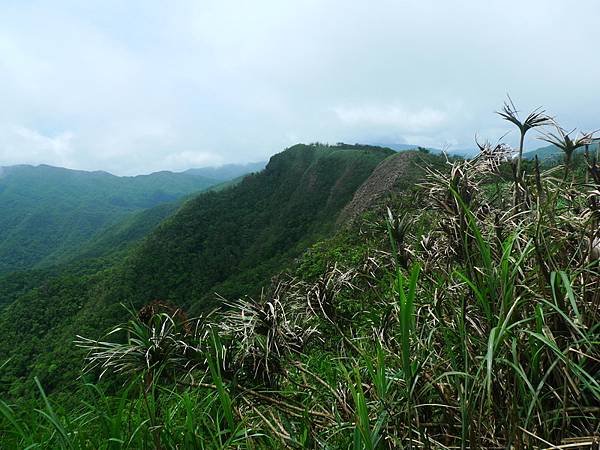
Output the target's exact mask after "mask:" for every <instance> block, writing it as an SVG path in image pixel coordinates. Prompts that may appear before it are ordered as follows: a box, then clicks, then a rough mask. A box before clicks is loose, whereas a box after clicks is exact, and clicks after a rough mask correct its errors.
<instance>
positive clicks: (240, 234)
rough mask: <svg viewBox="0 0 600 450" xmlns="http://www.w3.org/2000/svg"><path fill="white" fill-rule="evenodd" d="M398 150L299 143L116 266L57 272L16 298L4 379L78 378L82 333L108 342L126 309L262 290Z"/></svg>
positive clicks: (5, 320) (193, 304)
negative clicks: (109, 330) (105, 336)
mask: <svg viewBox="0 0 600 450" xmlns="http://www.w3.org/2000/svg"><path fill="white" fill-rule="evenodd" d="M392 154H394V152H393V151H392V150H389V149H382V148H377V147H363V146H336V147H326V146H320V145H297V146H294V147H292V148H290V149H288V150H286V151H284V152H282V153H280V154H278V155H275V156H273V157H272V158H271V160H270V162H269V164H268V166H267V167H266V169H265V170H264V171H263V172H261V173H258V174H253V175H249V176H247V177H246V178H244V179H243V180H242V181H241V182H240V183H239V184H237V185H235V186H233V187H231V188H227V189H224V190H222V191H219V192H208V193H205V194H201V195H199V196H197V197H195V198H193V199H192V200H189V201H188V202H186V203H185V204H184V205H183V206H182V207H181V209H179V210H178V211H177V213H176V214H175V215H173V216H171V217H169V218H168V219H166V220H165V221H164V222H163V223H162V224H161V225H160V226H158V227H157V228H156V230H154V231H153V232H152V233H150V235H149V236H148V237H147V238H145V239H144V240H143V241H142V242H141V243H140V244H139V245H137V246H134V247H133V248H132V249H130V250H129V251H128V253H127V254H126V256H125V257H123V259H122V260H120V261H119V262H117V263H115V264H114V265H112V266H109V267H105V268H103V269H101V270H99V271H97V272H94V271H93V270H83V271H80V272H77V271H75V272H74V271H72V270H71V271H69V272H68V273H66V274H60V273H59V274H55V275H53V276H52V277H49V278H48V279H43V281H42V282H41V283H38V284H37V287H35V288H33V289H30V290H26V289H25V291H26V292H24V293H23V294H21V295H20V296H17V298H16V300H15V299H14V298H13V297H15V296H14V295H13V296H12V297H11V298H12V299H13V300H14V301H12V303H11V304H10V305H9V306H6V307H5V308H4V310H3V311H2V312H1V313H0V327H2V328H3V329H4V333H3V336H2V337H1V338H0V352H2V353H3V354H5V355H9V356H12V357H13V359H12V360H11V361H12V363H11V364H10V366H8V367H6V368H5V370H4V371H3V372H2V375H0V377H1V378H0V381H1V382H2V383H3V386H4V388H5V389H13V392H15V393H17V392H19V393H23V392H25V391H27V390H28V389H31V384H29V383H28V382H27V380H31V379H32V377H33V376H38V377H40V379H41V380H42V382H43V383H44V386H45V387H46V388H47V389H49V390H52V389H54V388H56V387H59V386H62V387H64V386H65V384H66V383H68V382H70V381H72V380H75V379H77V374H78V372H79V369H80V361H81V353H80V352H79V353H78V352H77V350H76V349H75V347H74V345H73V339H74V337H75V335H76V334H86V335H97V336H98V335H100V333H101V332H102V331H104V330H105V329H106V328H107V327H109V326H110V325H112V324H114V323H116V322H118V321H120V320H122V319H123V317H124V316H125V314H126V312H125V310H124V309H123V307H122V305H121V303H123V304H126V305H132V306H133V307H134V308H139V307H140V306H142V305H144V304H146V303H148V302H150V301H152V300H154V299H163V300H168V301H170V302H172V303H174V304H176V305H181V306H184V307H186V308H187V309H188V310H190V311H191V312H192V313H196V312H200V311H205V310H207V309H209V308H213V307H215V306H217V305H218V304H219V300H218V299H217V297H216V296H215V292H218V293H219V294H221V295H223V296H225V297H226V298H237V297H239V296H244V295H257V294H259V292H260V289H261V287H263V286H265V285H267V284H268V282H269V279H270V278H271V277H272V276H274V275H276V274H277V273H278V272H279V271H281V270H282V269H284V268H285V267H286V266H287V265H289V263H290V262H292V261H293V259H294V258H295V257H297V256H298V255H300V254H301V253H302V252H303V251H304V250H305V249H306V248H307V247H308V246H309V245H311V244H312V243H314V242H315V241H317V240H318V239H320V238H322V237H324V236H327V235H329V234H331V233H332V231H333V230H334V227H335V222H336V219H337V216H338V214H339V212H340V211H341V209H342V208H343V207H344V206H345V205H346V204H347V203H348V202H349V201H350V200H351V199H352V197H353V195H354V193H355V191H356V190H357V189H358V187H359V186H360V185H361V184H362V183H363V182H364V181H365V180H366V179H367V178H368V177H369V175H370V174H371V173H372V171H373V169H374V168H375V167H376V166H377V165H378V164H379V163H380V162H381V161H382V160H383V159H385V158H387V157H388V156H390V155H392ZM107 242H108V243H110V240H109V241H107ZM117 244H118V243H117ZM17 285H18V283H17ZM20 286H21V289H22V290H23V287H22V285H20ZM6 295H9V294H6Z"/></svg>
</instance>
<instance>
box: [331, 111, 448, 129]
mask: <svg viewBox="0 0 600 450" xmlns="http://www.w3.org/2000/svg"><path fill="white" fill-rule="evenodd" d="M333 110H334V111H335V113H336V115H337V116H338V118H339V119H340V120H341V121H342V122H344V123H346V124H349V125H362V126H376V127H382V126H383V127H394V128H396V129H398V130H400V131H402V132H409V133H419V132H423V131H426V130H432V129H437V128H439V127H441V126H443V125H444V124H446V123H447V122H448V115H447V114H446V113H445V112H444V111H440V110H437V109H433V108H423V109H419V110H416V111H409V110H407V109H406V108H404V107H402V106H396V105H388V106H358V107H357V106H353V107H336V108H333Z"/></svg>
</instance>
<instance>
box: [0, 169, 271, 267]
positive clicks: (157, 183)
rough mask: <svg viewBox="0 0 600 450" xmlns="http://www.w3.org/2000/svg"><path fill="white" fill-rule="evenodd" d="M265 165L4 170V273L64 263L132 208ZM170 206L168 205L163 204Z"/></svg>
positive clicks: (0, 241)
mask: <svg viewBox="0 0 600 450" xmlns="http://www.w3.org/2000/svg"><path fill="white" fill-rule="evenodd" d="M263 166H264V164H262V163H258V164H253V165H247V166H246V165H229V166H224V167H219V168H204V169H194V170H189V171H186V172H184V173H173V172H167V171H163V172H156V173H153V174H150V175H139V176H135V177H117V176H114V175H111V174H109V173H107V172H102V171H96V172H86V171H78V170H70V169H64V168H59V167H52V166H47V165H39V166H29V165H20V166H9V167H4V168H2V172H1V174H0V211H2V214H0V273H1V272H6V271H10V270H18V269H27V268H33V267H43V266H48V265H51V264H57V263H60V262H64V261H65V260H66V259H68V257H69V255H72V254H74V253H77V252H78V250H79V248H80V247H81V246H83V245H84V244H85V243H86V242H88V241H90V240H91V239H93V238H94V237H95V236H96V235H97V234H98V233H99V232H100V231H101V230H103V229H105V228H107V227H112V226H115V225H116V224H117V223H119V222H120V221H122V220H124V219H125V218H126V217H128V216H129V215H131V214H132V213H136V212H139V211H142V210H145V209H148V208H152V207H154V206H157V205H160V204H163V203H169V202H175V201H177V200H178V199H180V198H182V197H184V196H187V195H189V194H192V193H195V192H200V191H203V190H206V189H207V188H209V187H217V185H219V184H222V183H224V182H226V181H229V180H232V179H234V178H236V177H239V176H240V175H242V174H244V173H249V172H252V171H254V170H258V169H260V168H262V167H263ZM163 209H164V208H163Z"/></svg>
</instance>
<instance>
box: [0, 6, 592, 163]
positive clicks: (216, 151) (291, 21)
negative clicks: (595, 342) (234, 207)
mask: <svg viewBox="0 0 600 450" xmlns="http://www.w3.org/2000/svg"><path fill="white" fill-rule="evenodd" d="M516 11H518V12H519V13H518V14H516ZM599 16H600V3H599V2H597V1H595V0H581V1H578V2H577V7H576V8H575V7H573V5H572V4H570V3H569V2H565V1H563V0H531V1H528V2H522V1H520V0H504V1H500V0H491V1H488V2H481V1H476V0H457V1H453V2H440V1H436V0H421V1H419V2H410V1H395V0H381V1H377V2H359V1H355V2H353V1H350V2H348V1H344V0H306V1H300V0H297V1H296V0H290V1H285V2H282V1H276V0H256V1H254V2H246V1H243V0H237V1H234V0H206V1H202V2H197V1H194V0H181V1H177V2H171V3H165V2H161V1H159V0H143V1H142V0H132V1H127V2H123V1H115V0H112V1H110V0H109V1H100V0H89V1H86V2H76V1H73V0H53V1H49V0H39V1H35V2H27V1H16V0H12V1H11V0H9V1H7V2H3V6H2V14H1V15H0V98H2V102H0V165H7V164H14V163H23V162H33V163H50V164H59V165H60V164H64V165H66V164H70V166H71V167H76V168H83V169H103V170H108V171H111V172H115V173H119V174H132V173H142V172H148V171H151V170H157V169H174V170H175V169H176V170H179V169H183V168H185V167H184V166H185V165H188V164H189V165H190V166H191V165H197V164H204V162H205V161H206V162H207V163H208V162H212V161H215V162H219V163H220V162H223V163H227V162H248V161H256V160H261V159H264V158H266V157H268V156H269V155H270V154H273V153H275V152H278V151H280V150H281V149H282V148H284V147H286V146H289V145H290V144H292V143H293V141H292V140H299V141H309V142H312V141H317V140H319V141H329V142H338V141H346V142H384V141H388V142H390V141H394V142H407V141H408V142H411V143H415V144H422V145H427V142H430V143H436V145H442V144H443V143H444V142H452V143H453V146H455V147H457V148H465V147H469V146H472V145H473V136H474V134H475V133H477V132H478V133H479V134H480V136H481V137H482V138H486V137H489V138H490V139H495V138H496V137H497V136H499V135H501V134H502V132H496V130H497V129H498V128H500V129H501V130H505V129H510V127H509V126H508V124H505V123H503V122H501V121H500V120H499V119H498V117H496V116H495V115H494V114H493V111H494V110H495V109H497V108H498V107H499V106H500V105H501V103H502V101H503V99H504V95H505V93H506V92H510V94H511V96H512V97H513V99H515V101H516V102H517V104H518V106H519V107H520V108H521V109H523V110H527V109H529V108H533V107H536V106H538V105H543V106H545V107H547V108H548V110H549V111H550V112H551V113H552V114H556V115H557V116H558V117H559V118H560V119H561V120H563V121H564V125H565V127H567V128H570V127H574V126H577V127H580V128H583V129H596V128H598V123H597V120H598V119H597V98H598V97H599V96H600V86H599V85H598V82H597V80H598V79H599V78H600V60H599V59H597V58H596V59H594V58H590V57H589V55H593V54H594V52H595V51H596V41H597V37H596V31H595V30H596V28H597V27H596V24H595V21H596V20H597V18H598V17H599ZM564 17H569V20H570V22H571V23H577V27H571V28H570V29H569V30H568V32H565V33H557V31H556V30H559V29H563V25H562V23H563V22H564ZM507 30H509V31H507ZM557 55H558V56H557ZM565 55H566V56H565ZM557 57H559V58H560V59H561V60H562V59H564V58H565V57H566V58H567V59H568V60H569V61H585V64H584V65H583V66H582V67H581V68H579V69H578V70H577V71H576V72H573V68H572V66H571V65H568V64H566V65H565V64H556V58H557ZM332 105H333V106H335V108H333V109H332ZM14 124H20V125H19V126H20V127H22V128H23V129H24V130H27V131H23V130H21V132H19V131H18V128H19V126H17V129H15V125H14ZM490 130H491V131H492V132H493V133H494V134H495V135H494V136H488V135H486V133H488V132H490ZM508 139H515V135H514V134H513V135H510V136H509V137H508ZM416 140H419V141H418V142H415V141H416ZM531 145H535V144H531Z"/></svg>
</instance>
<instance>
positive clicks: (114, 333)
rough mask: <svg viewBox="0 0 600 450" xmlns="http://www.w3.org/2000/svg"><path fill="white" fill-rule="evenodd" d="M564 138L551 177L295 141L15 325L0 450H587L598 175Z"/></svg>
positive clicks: (594, 372)
mask: <svg viewBox="0 0 600 450" xmlns="http://www.w3.org/2000/svg"><path fill="white" fill-rule="evenodd" d="M500 115H501V116H502V117H503V118H505V119H507V120H510V121H511V122H512V123H514V124H515V125H517V126H518V127H519V129H520V131H521V133H522V136H524V135H525V133H527V131H528V130H529V129H532V128H536V127H542V126H550V125H552V122H551V121H550V120H549V119H548V118H547V117H546V116H545V115H543V114H542V113H537V112H534V114H532V115H530V116H529V117H528V118H527V119H525V121H524V122H525V123H526V125H527V126H523V123H522V122H521V120H520V119H519V117H518V116H517V114H516V109H515V108H514V105H512V104H507V105H505V108H504V109H503V111H502V112H501V113H500ZM563 131H564V130H563ZM558 133H560V130H559V131H558ZM563 137H564V135H563ZM567 137H568V138H569V139H568V140H567V139H565V141H564V149H565V156H566V157H565V159H564V164H559V165H554V166H552V167H550V168H549V169H547V170H543V169H542V168H541V167H540V165H539V164H536V163H530V162H524V161H521V155H522V154H523V153H524V152H523V147H521V148H519V149H518V153H519V157H517V158H516V159H511V158H510V156H511V154H512V153H514V151H513V150H512V149H510V148H508V147H507V146H505V145H497V146H492V145H489V144H481V145H480V149H481V153H480V155H479V156H477V157H476V158H474V159H472V160H469V161H465V160H460V159H453V160H446V159H445V158H444V157H443V156H436V155H431V154H427V153H426V152H411V153H407V154H405V155H395V154H393V152H392V151H391V150H386V149H380V148H366V147H360V146H352V147H325V146H319V145H311V146H295V147H292V148H290V149H288V150H286V151H284V152H282V153H281V154H279V155H276V156H274V157H273V158H272V159H271V161H270V162H269V164H268V165H267V168H266V169H265V171H263V172H261V173H260V174H256V175H253V176H250V177H247V178H245V179H244V180H243V181H242V182H241V183H240V184H238V185H236V186H234V187H233V188H230V189H225V190H223V191H221V192H218V193H207V194H202V195H200V196H198V197H196V198H194V199H192V200H191V201H189V202H187V203H186V204H185V205H184V206H183V207H182V208H181V209H180V210H178V212H177V213H176V214H175V215H173V216H171V217H170V218H168V219H167V220H166V221H164V222H163V223H162V224H161V225H160V226H159V227H158V228H157V229H156V230H155V231H153V232H152V233H151V234H150V235H149V236H148V237H147V238H145V239H144V240H143V241H142V242H141V244H140V245H139V246H138V247H136V248H135V249H133V250H130V251H129V253H128V255H127V257H126V258H125V260H124V261H123V262H122V263H120V264H118V265H116V266H113V267H111V268H109V269H105V270H103V271H100V272H96V273H91V272H90V274H89V275H84V276H81V275H79V276H72V275H70V274H63V275H62V276H59V277H57V278H55V279H53V280H50V281H48V282H47V283H46V284H44V285H43V286H41V287H39V288H36V289H33V290H29V291H27V292H25V293H24V294H22V295H20V296H18V297H17V298H16V299H15V300H14V301H13V302H12V303H11V304H10V305H9V306H7V307H5V309H4V312H2V313H0V327H2V329H3V330H5V333H4V335H5V337H3V338H2V339H3V340H2V341H0V345H1V348H0V351H2V352H3V354H7V355H10V356H11V359H9V360H8V361H7V362H6V363H5V364H4V367H3V368H2V369H1V371H0V374H2V375H3V378H2V379H1V381H2V382H3V383H4V384H3V386H5V388H6V389H5V392H6V393H5V394H4V398H5V399H6V400H5V401H2V402H0V415H1V416H0V417H1V418H0V433H2V435H3V436H4V437H3V443H6V445H8V446H9V447H16V448H20V447H22V448H25V447H29V448H35V447H36V446H38V447H42V448H90V449H91V448H102V449H113V448H114V449H117V448H136V449H138V448H148V449H166V448H168V449H176V448H177V449H180V448H189V449H198V448H211V449H212V448H215V449H217V448H223V449H225V448H236V449H240V448H242V449H245V448H248V449H263V448H264V449H268V448H330V449H342V448H353V449H357V450H358V449H392V448H425V449H438V448H485V449H490V448H518V449H524V448H593V446H594V445H597V443H598V439H599V433H600V382H599V380H600V363H599V362H600V347H599V344H600V325H599V324H600V320H599V319H600V235H599V233H600V231H599V229H600V166H599V165H598V162H597V161H596V160H595V159H594V157H593V155H589V156H588V158H587V159H585V160H581V159H573V158H571V157H572V155H573V152H574V151H575V150H576V148H577V146H581V145H584V143H586V142H589V140H590V139H591V137H590V136H586V135H584V136H583V137H581V138H578V139H575V140H572V139H571V137H570V136H568V135H567ZM559 144H560V142H559ZM342 211H343V213H342ZM340 214H341V215H340ZM284 269H285V270H284ZM15 286H17V288H18V289H21V290H23V289H26V288H24V287H23V285H22V283H21V284H19V283H18V282H17V283H15ZM213 292H218V293H219V294H220V296H215V295H214V294H213ZM119 302H123V303H124V304H125V306H127V307H128V308H129V311H126V310H125V308H123V306H120V305H119ZM17 323H18V324H19V326H18V328H17V326H16V325H15V324H17ZM103 328H104V329H106V330H107V332H106V333H105V334H104V335H103V336H102V337H100V334H99V330H100V329H103ZM32 340H33V341H34V342H35V344H33V346H32V347H31V348H29V347H26V346H24V345H23V344H21V343H20V341H23V342H30V341H32ZM73 341H74V342H73ZM8 343H10V344H8ZM15 343H16V346H15ZM25 345H27V344H25ZM75 346H77V348H79V351H80V353H79V354H78V353H77V352H75V351H74V350H73V349H74V348H75ZM22 355H26V357H25V358H23V356H22ZM84 355H85V357H84ZM79 358H80V359H79ZM31 362H33V364H32V363H31ZM82 365H83V369H82V370H81V372H80V368H81V367H82ZM80 374H82V378H83V380H85V381H88V382H89V383H87V384H84V383H82V381H81V380H78V381H76V382H72V383H68V382H67V381H68V380H74V379H76V377H77V376H78V375H80ZM47 393H52V395H51V396H50V397H48V396H47ZM66 393H71V395H72V397H70V398H66ZM33 394H36V395H33ZM26 398H27V400H25V399H26Z"/></svg>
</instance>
